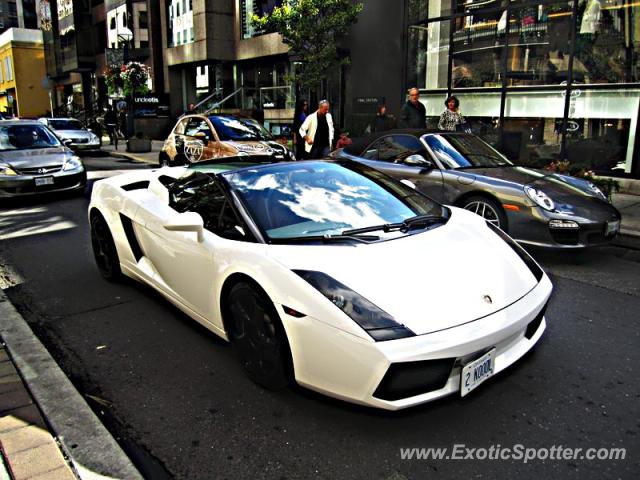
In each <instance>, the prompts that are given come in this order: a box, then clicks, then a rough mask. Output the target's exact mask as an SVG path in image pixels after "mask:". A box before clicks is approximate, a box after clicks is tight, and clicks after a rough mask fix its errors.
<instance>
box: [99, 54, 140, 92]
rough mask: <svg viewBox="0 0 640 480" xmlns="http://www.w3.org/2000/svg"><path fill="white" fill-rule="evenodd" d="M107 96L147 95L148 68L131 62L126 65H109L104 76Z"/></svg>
mask: <svg viewBox="0 0 640 480" xmlns="http://www.w3.org/2000/svg"><path fill="white" fill-rule="evenodd" d="M104 79H105V83H106V84H107V91H108V92H109V95H114V94H118V93H121V94H122V95H123V96H125V97H129V96H132V95H145V94H147V93H149V87H148V85H147V82H148V81H149V67H147V66H146V65H144V64H142V63H136V62H131V63H128V64H127V65H121V66H116V65H111V66H109V67H107V70H106V71H105V75H104Z"/></svg>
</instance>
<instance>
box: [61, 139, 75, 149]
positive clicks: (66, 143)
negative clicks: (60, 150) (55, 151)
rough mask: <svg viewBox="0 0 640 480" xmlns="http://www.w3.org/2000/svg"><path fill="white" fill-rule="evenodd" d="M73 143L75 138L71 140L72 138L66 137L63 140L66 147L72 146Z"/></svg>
mask: <svg viewBox="0 0 640 480" xmlns="http://www.w3.org/2000/svg"><path fill="white" fill-rule="evenodd" d="M72 143H73V140H71V139H70V138H65V139H64V140H62V144H63V145H64V146H65V147H70V146H71V144H72Z"/></svg>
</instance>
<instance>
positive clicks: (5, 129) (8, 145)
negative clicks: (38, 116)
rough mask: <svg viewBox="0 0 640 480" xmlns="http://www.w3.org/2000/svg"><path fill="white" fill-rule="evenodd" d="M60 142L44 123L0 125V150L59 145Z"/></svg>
mask: <svg viewBox="0 0 640 480" xmlns="http://www.w3.org/2000/svg"><path fill="white" fill-rule="evenodd" d="M59 146H60V142H59V141H58V139H57V138H56V137H55V136H54V135H53V134H52V133H51V132H50V131H49V129H48V128H47V127H45V126H44V125H37V124H22V125H6V126H0V151H6V150H27V149H32V148H49V147H59Z"/></svg>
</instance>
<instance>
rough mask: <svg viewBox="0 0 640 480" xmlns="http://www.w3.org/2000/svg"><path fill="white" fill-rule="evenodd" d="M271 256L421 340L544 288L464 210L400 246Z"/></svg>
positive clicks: (285, 249) (309, 249)
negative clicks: (334, 286) (370, 306)
mask: <svg viewBox="0 0 640 480" xmlns="http://www.w3.org/2000/svg"><path fill="white" fill-rule="evenodd" d="M269 251H270V255H271V256H272V258H274V260H277V261H278V262H280V263H281V264H283V265H285V266H286V267H288V268H290V269H291V270H312V271H320V272H323V273H325V274H327V275H329V276H331V277H333V278H334V279H336V280H338V281H339V282H340V283H342V284H344V285H346V286H347V287H349V288H350V289H352V290H354V291H355V292H357V293H358V294H360V295H362V296H363V297H365V298H366V299H368V300H369V301H371V302H373V303H374V304H375V305H377V306H378V307H379V308H381V309H382V310H384V311H385V312H387V313H389V314H390V315H392V316H393V317H394V318H395V320H396V321H397V322H398V323H401V324H404V325H405V326H406V327H408V328H410V329H411V330H412V331H413V332H415V333H416V334H417V335H422V334H426V333H431V332H435V331H438V330H443V329H447V328H451V327H455V326H457V325H461V324H464V323H467V322H471V321H474V320H477V319H479V318H482V317H485V316H487V315H490V314H492V313H494V312H497V311H499V310H501V309H503V308H505V307H507V306H508V305H511V304H512V303H514V302H516V301H518V300H519V299H520V298H522V297H523V296H524V295H526V294H527V293H528V292H529V291H531V290H532V289H533V288H534V287H535V286H536V284H537V280H536V278H535V277H534V275H533V274H532V273H531V271H530V270H529V268H528V267H527V266H526V265H525V264H524V262H523V261H522V260H521V259H520V257H519V256H518V255H517V254H516V253H515V252H514V251H513V249H512V248H511V247H510V246H509V245H508V244H507V243H505V242H504V241H503V240H502V239H500V238H499V237H498V236H497V235H496V234H495V233H494V232H493V231H492V230H491V229H489V227H487V225H486V223H485V221H484V220H483V219H482V218H480V217H478V216H476V215H474V214H472V213H469V212H466V211H464V210H460V209H456V208H452V215H451V218H450V220H449V222H447V224H446V225H442V226H440V227H438V228H434V229H432V230H428V231H424V232H422V233H418V234H415V235H411V236H406V237H402V238H398V239H395V240H389V241H382V242H378V243H373V244H344V245H343V244H340V245H335V244H334V245H323V246H311V245H309V246H305V245H271V246H269ZM327 301H328V300H327Z"/></svg>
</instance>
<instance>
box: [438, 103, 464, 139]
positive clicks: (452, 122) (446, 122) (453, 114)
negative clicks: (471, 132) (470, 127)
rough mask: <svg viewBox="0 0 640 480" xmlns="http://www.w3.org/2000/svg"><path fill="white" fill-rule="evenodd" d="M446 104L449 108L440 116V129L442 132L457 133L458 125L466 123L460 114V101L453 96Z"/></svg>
mask: <svg viewBox="0 0 640 480" xmlns="http://www.w3.org/2000/svg"><path fill="white" fill-rule="evenodd" d="M444 104H445V106H446V107H447V108H446V110H445V111H444V112H442V115H440V121H439V122H438V128H439V129H440V130H447V131H450V132H455V131H457V130H458V129H457V128H456V126H457V125H463V124H465V123H466V120H465V119H464V117H463V116H462V114H461V113H460V112H458V107H459V106H460V101H459V100H458V99H457V98H456V97H454V96H453V95H452V96H450V97H449V98H447V99H446V100H445V101H444Z"/></svg>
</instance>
